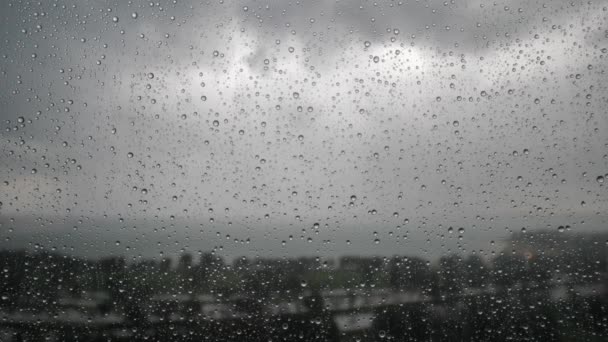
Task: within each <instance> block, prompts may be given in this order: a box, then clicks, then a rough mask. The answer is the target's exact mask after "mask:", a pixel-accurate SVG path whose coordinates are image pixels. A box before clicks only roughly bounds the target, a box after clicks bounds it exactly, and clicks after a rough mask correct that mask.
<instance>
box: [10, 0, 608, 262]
mask: <svg viewBox="0 0 608 342" xmlns="http://www.w3.org/2000/svg"><path fill="white" fill-rule="evenodd" d="M607 7H608V1H593V2H586V1H584V2H583V1H576V2H573V1H546V2H540V1H539V2H534V1H502V2H490V1H466V2H465V1H459V2H456V1H452V2H449V1H445V2H444V1H386V2H382V1H378V2H368V1H361V2H358V1H300V2H296V1H293V2H288V1H266V2H256V1H253V2H252V1H246V2H244V1H239V2H234V1H211V2H205V1H169V2H165V1H163V2H150V1H146V2H140V1H132V2H127V1H113V2H108V1H76V0H74V1H54V2H46V1H43V2H40V3H35V2H16V1H2V2H1V4H0V16H1V20H0V27H1V32H0V35H1V36H2V45H1V48H0V51H1V54H0V57H1V58H0V72H1V74H0V105H1V109H0V118H1V119H2V120H1V124H2V132H1V133H0V138H1V140H0V181H1V182H2V183H1V184H0V187H1V188H0V202H2V205H1V206H0V222H1V226H0V234H1V238H2V240H3V241H2V244H1V246H2V248H18V247H29V248H33V247H35V245H36V244H38V245H39V246H44V248H57V249H58V250H60V251H66V252H74V253H78V254H88V255H94V256H99V255H106V254H111V253H121V254H126V255H131V256H133V255H135V256H136V255H144V256H158V255H160V254H161V253H163V254H175V253H179V252H180V251H181V250H188V251H197V250H210V249H212V248H216V249H217V251H218V253H220V254H222V255H224V256H226V257H228V258H230V257H234V256H236V255H242V254H244V255H263V256H284V255H317V254H318V255H324V256H335V255H342V254H380V255H392V254H421V255H424V256H427V257H436V256H438V255H442V254H446V253H451V252H459V253H463V254H464V253H470V252H472V251H479V252H481V253H483V254H488V253H491V252H493V251H494V252H499V251H500V250H501V249H502V248H503V247H504V244H503V243H502V242H503V241H504V240H505V239H506V238H507V237H508V236H509V234H510V232H512V231H520V230H521V229H522V228H525V229H526V230H529V231H533V230H538V229H550V230H553V229H554V230H557V227H558V226H561V225H570V226H571V229H572V231H573V232H576V231H603V232H605V231H608V227H607V215H608V192H607V188H606V185H607V184H608V115H607V112H606V108H608V97H607V94H608V89H607V87H608V76H607V75H606V70H607V68H608V63H607V59H608V51H607V49H608V38H607V37H608V19H607V18H608V10H607ZM601 177H606V179H607V181H606V182H601V181H602V180H603V179H602V178H601ZM317 225H318V228H317ZM449 227H453V230H452V232H451V233H450V230H449ZM461 227H462V228H464V232H463V233H462V234H460V233H459V232H458V229H459V228H461ZM459 236H460V238H459ZM283 242H284V243H283Z"/></svg>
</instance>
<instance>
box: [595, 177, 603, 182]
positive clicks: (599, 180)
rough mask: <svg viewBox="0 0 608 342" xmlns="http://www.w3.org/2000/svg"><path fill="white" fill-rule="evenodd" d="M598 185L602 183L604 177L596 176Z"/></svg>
mask: <svg viewBox="0 0 608 342" xmlns="http://www.w3.org/2000/svg"><path fill="white" fill-rule="evenodd" d="M595 180H596V181H597V182H598V183H604V176H597V178H596V179H595Z"/></svg>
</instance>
